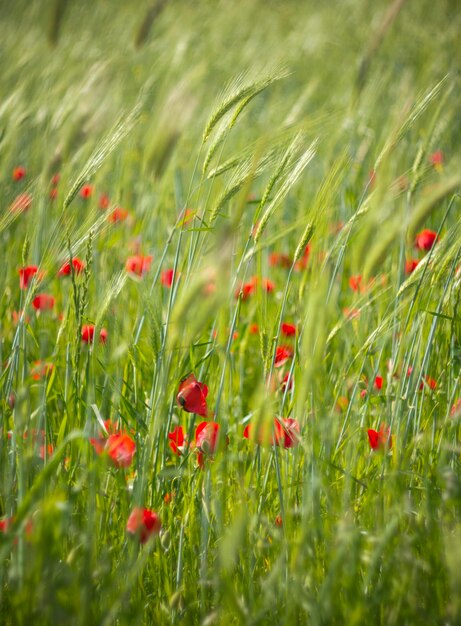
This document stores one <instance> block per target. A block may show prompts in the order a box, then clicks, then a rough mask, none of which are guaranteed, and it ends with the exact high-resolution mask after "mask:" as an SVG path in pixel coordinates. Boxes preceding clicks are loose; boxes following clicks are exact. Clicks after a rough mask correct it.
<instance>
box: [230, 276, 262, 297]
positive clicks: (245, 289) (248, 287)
mask: <svg viewBox="0 0 461 626" xmlns="http://www.w3.org/2000/svg"><path fill="white" fill-rule="evenodd" d="M256 286H257V279H256V278H255V277H253V278H250V280H249V281H247V282H246V283H243V285H242V286H241V287H239V288H238V289H236V291H235V297H236V298H239V297H240V294H242V300H247V299H248V298H249V296H250V295H251V294H252V293H254V292H255V291H256Z"/></svg>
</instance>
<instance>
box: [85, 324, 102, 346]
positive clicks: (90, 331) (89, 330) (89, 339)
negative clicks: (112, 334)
mask: <svg viewBox="0 0 461 626" xmlns="http://www.w3.org/2000/svg"><path fill="white" fill-rule="evenodd" d="M94 331H95V327H94V324H85V325H84V326H82V335H81V336H82V341H83V342H84V343H93V339H94ZM99 341H100V342H101V343H106V341H107V330H106V329H105V328H101V330H100V331H99Z"/></svg>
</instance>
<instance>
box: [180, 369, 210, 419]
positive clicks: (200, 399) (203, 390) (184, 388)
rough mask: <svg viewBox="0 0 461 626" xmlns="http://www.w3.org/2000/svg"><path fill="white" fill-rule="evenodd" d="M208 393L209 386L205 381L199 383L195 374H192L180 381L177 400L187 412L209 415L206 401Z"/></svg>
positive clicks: (203, 415)
mask: <svg viewBox="0 0 461 626" xmlns="http://www.w3.org/2000/svg"><path fill="white" fill-rule="evenodd" d="M207 395H208V387H207V386H206V385H205V383H199V382H198V381H197V379H196V378H195V376H194V374H190V375H189V376H187V377H186V378H184V379H183V380H182V381H181V382H180V384H179V389H178V395H177V396H176V401H177V403H178V406H180V407H181V408H182V409H183V410H184V411H187V413H196V414H197V415H201V416H202V417H208V415H209V414H210V412H209V410H208V407H207V403H206V397H207Z"/></svg>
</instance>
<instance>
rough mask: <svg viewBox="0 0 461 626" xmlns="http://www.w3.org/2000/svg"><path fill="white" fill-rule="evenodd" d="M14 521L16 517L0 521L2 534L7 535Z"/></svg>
mask: <svg viewBox="0 0 461 626" xmlns="http://www.w3.org/2000/svg"><path fill="white" fill-rule="evenodd" d="M13 521H14V517H4V518H3V519H0V533H3V534H6V533H7V532H8V529H9V527H10V525H11V523H12V522H13Z"/></svg>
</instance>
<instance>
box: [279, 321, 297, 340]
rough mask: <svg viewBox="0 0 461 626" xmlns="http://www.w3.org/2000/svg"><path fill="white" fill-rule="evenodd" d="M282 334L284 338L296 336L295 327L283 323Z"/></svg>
mask: <svg viewBox="0 0 461 626" xmlns="http://www.w3.org/2000/svg"><path fill="white" fill-rule="evenodd" d="M282 334H284V335H285V337H292V336H293V335H296V326H295V325H294V324H288V323H287V322H283V324H282Z"/></svg>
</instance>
